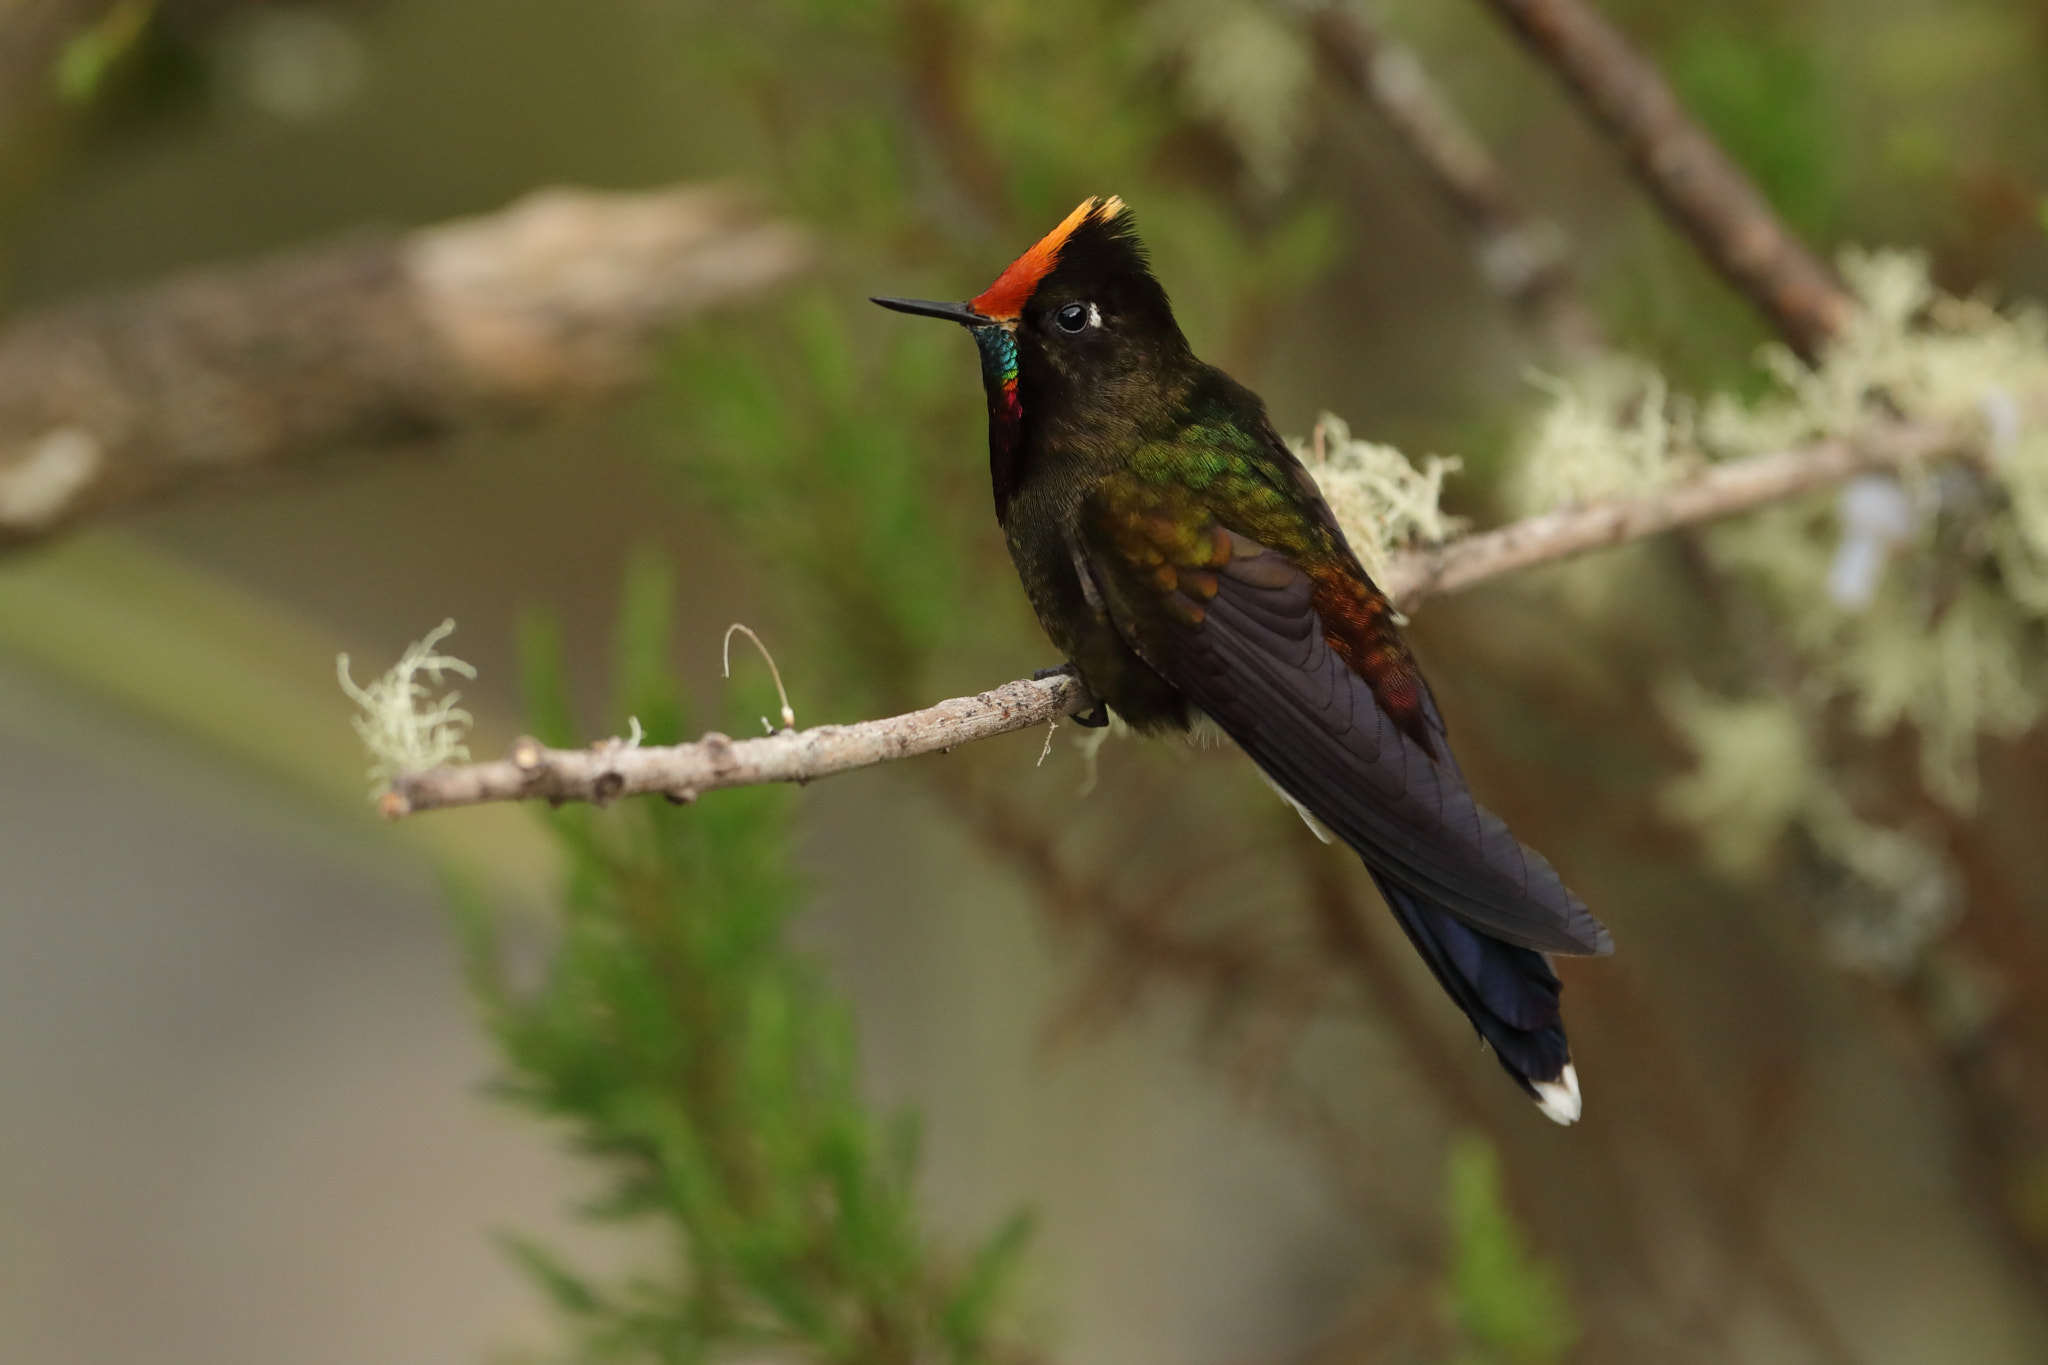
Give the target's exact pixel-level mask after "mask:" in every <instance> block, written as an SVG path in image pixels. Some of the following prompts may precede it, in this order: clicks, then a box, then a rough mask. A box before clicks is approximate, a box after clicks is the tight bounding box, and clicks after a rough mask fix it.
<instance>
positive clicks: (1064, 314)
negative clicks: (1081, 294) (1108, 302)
mask: <svg viewBox="0 0 2048 1365" xmlns="http://www.w3.org/2000/svg"><path fill="white" fill-rule="evenodd" d="M1052 320H1053V321H1054V322H1056V323H1058V324H1059V329H1060V330H1061V331H1062V332H1067V333H1076V332H1085V331H1087V330H1088V329H1089V328H1090V327H1100V326H1101V325H1102V314H1101V313H1099V312H1097V311H1096V308H1095V305H1094V304H1092V303H1070V304H1068V305H1067V306H1066V307H1064V308H1062V309H1060V311H1059V312H1057V313H1054V314H1053V315H1052Z"/></svg>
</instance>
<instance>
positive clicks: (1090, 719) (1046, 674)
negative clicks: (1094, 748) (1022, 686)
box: [1031, 663, 1109, 730]
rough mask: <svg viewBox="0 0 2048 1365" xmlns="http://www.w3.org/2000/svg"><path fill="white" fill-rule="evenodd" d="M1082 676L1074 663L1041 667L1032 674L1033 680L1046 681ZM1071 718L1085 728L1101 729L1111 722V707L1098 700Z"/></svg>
mask: <svg viewBox="0 0 2048 1365" xmlns="http://www.w3.org/2000/svg"><path fill="white" fill-rule="evenodd" d="M1080 676H1081V670H1080V669H1079V668H1078V667H1076V666H1075V665H1074V664H1072V663H1064V664H1061V665H1060V666H1059V667H1057V668H1041V669H1039V670H1038V671H1037V672H1035V673H1033V674H1032V675H1031V681H1033V682H1044V681H1045V680H1046V679H1047V678H1078V677H1080ZM1071 719H1072V720H1073V722H1074V724H1076V725H1079V726H1081V727H1082V728H1083V729H1088V730H1100V729H1101V728H1102V727H1103V726H1105V725H1107V724H1109V707H1108V706H1107V705H1106V704H1104V703H1102V702H1099V701H1098V702H1096V703H1095V705H1093V706H1091V707H1089V708H1088V709H1087V710H1086V711H1083V712H1081V713H1080V714H1079V715H1077V716H1073V717H1071Z"/></svg>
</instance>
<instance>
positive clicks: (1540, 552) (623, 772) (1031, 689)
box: [381, 423, 1977, 818]
mask: <svg viewBox="0 0 2048 1365" xmlns="http://www.w3.org/2000/svg"><path fill="white" fill-rule="evenodd" d="M1976 439H1977V438H1976V437H1974V436H1973V435H1972V433H1969V432H1967V431H1964V430H1962V429H1960V428H1958V427H1950V426H1944V425H1938V424H1914V423H1899V424H1896V425H1894V426H1891V427H1886V428H1883V429H1880V430H1879V431H1877V432H1875V433H1873V434H1872V435H1870V436H1868V437H1866V438H1864V439H1862V440H1857V441H1849V440H1831V441H1821V442H1817V443H1815V444H1813V445H1809V446H1804V447H1801V448H1799V449H1796V450H1790V451H1786V452H1784V453H1782V454H1776V455H1763V456H1757V457H1755V458H1752V459H1747V460H1740V461H1735V462H1732V463H1730V464H1727V465H1721V466H1716V467H1714V468H1711V469H1709V470H1707V471H1706V472H1705V473H1702V474H1699V475H1697V476H1695V477H1693V478H1691V479H1686V480H1683V481H1680V482H1678V483H1676V484H1673V485H1671V486H1670V487H1668V488H1666V489H1664V490H1662V491H1661V492H1658V493H1655V494H1651V495H1645V496H1641V497H1633V498H1621V499H1616V500H1614V501H1611V502H1603V503H1598V504H1595V505H1592V506H1588V507H1580V508H1572V509H1568V510H1565V511H1561V512H1552V513H1547V514H1545V515H1542V516H1536V517H1529V518H1526V519H1524V520H1522V521H1517V522H1513V523H1511V524H1509V525H1507V526H1503V527H1501V528H1500V529H1498V530H1495V531H1488V532H1485V533H1483V534H1480V535H1473V536H1466V537H1464V538H1462V539H1459V540H1454V541H1451V542H1449V543H1448V544H1445V545H1442V546H1438V547H1434V548H1429V549H1418V550H1408V551H1404V552H1402V553H1400V554H1398V555H1396V556H1395V557H1394V559H1393V562H1392V567H1391V569H1390V571H1389V572H1388V574H1387V576H1386V577H1387V581H1386V585H1385V586H1386V587H1387V589H1388V591H1389V593H1390V594H1391V595H1392V596H1393V597H1394V598H1395V600H1396V601H1398V602H1400V603H1402V604H1403V605H1405V606H1412V605H1414V604H1415V603H1416V602H1419V601H1421V600H1422V599H1424V598H1426V597H1432V596H1437V595H1440V594H1443V593H1448V592H1456V591H1459V590H1461V589H1464V588H1469V587H1473V586H1476V585H1477V584H1480V583H1483V582H1486V581H1487V580H1489V579H1494V578H1500V577H1504V576H1506V575H1508V574H1510V573H1514V572H1517V571H1519V570H1521V569H1527V568H1533V567H1535V566H1536V565H1539V564H1546V563H1550V562H1553V561H1556V560H1560V559H1565V558H1569V557H1570V556H1573V555H1577V554H1582V553H1584V552H1586V551H1588V550H1595V549H1600V548H1602V547H1605V546H1609V545H1618V544H1621V543H1623V542H1624V541H1631V540H1640V539H1643V538H1645V537H1647V536H1652V535H1655V534H1657V533H1659V532H1661V531H1667V530H1670V529H1672V528H1674V527H1678V526H1688V525H1696V524H1698V523H1700V522H1704V521H1711V520H1714V519H1716V518H1720V517H1726V516H1732V515H1734V514H1735V513H1738V512H1743V511H1747V510H1750V509H1752V508H1756V507H1761V506H1763V505H1764V504H1766V503H1771V502H1775V501H1778V500H1780V499H1783V498H1788V497H1792V496H1795V495H1797V494H1800V493H1806V492H1812V491H1814V490H1816V489H1821V488H1826V487H1829V486H1830V485H1833V484H1836V483H1839V482H1841V481H1842V480H1844V479H1847V478H1849V477H1850V476H1852V475H1854V474H1857V473H1860V472H1863V471H1865V470H1869V469H1876V468H1899V467H1902V466H1905V465H1907V464H1911V463H1913V462H1915V461H1920V460H1927V459H1932V458H1935V457H1937V456H1941V455H1946V454H1961V453H1965V452H1967V451H1969V450H1970V449H1971V448H1972V444H1973V442H1974V441H1975V440H1976ZM1091 704H1092V702H1091V699H1090V698H1089V696H1088V693H1087V690H1086V689H1085V688H1083V687H1082V686H1081V684H1080V683H1079V682H1078V681H1077V680H1076V679H1074V678H1072V677H1070V676H1066V675H1059V676H1054V677H1050V678H1045V679H1022V680H1019V681H1017V682H1012V683H1006V684H1004V685H1003V686H1001V687H998V688H995V689H993V690H992V691H988V692H983V693H980V694H979V695H977V696H972V697H956V698H954V699H952V700H950V701H943V702H940V703H939V704H938V705H936V706H933V707H929V708H927V709H925V710H922V711H913V712H910V713H908V714H907V715H901V716H891V717H889V718H887V719H884V720H870V721H862V722H860V723H858V724H855V725H821V726H818V727H816V728H815V729H810V730H783V731H779V732H777V733H775V734H772V735H767V736H764V737H762V738H759V739H731V738H728V737H727V736H724V735H716V734H714V735H707V736H705V737H704V738H703V739H701V740H698V741H696V742H695V743H692V744H676V745H668V746H660V747H640V746H635V745H628V744H626V743H624V742H622V741H618V740H609V741H606V742H604V743H602V744H599V745H596V746H594V747H592V748H589V749H550V748H546V747H545V746H543V745H541V744H540V743H538V742H537V741H534V740H530V739H522V740H520V741H518V742H517V743H516V744H514V745H513V748H512V753H511V755H510V756H509V757H507V758H504V759H501V760H499V761H497V762H494V763H474V764H461V765H449V766H444V767H438V768H432V769H429V770H428V771H425V772H415V773H405V774H401V775H400V776H398V777H397V778H395V779H394V780H393V781H392V783H391V786H390V788H389V789H388V790H387V791H386V792H385V793H384V796H383V798H382V804H381V809H382V810H383V812H384V814H385V815H387V816H390V817H393V818H396V817H399V816H404V815H410V814H412V813H414V812H416V811H423V810H435V809H439V808H442V807H447V806H472V805H478V804H481V803H484V802H489V801H531V800H545V801H552V802H563V801H595V802H599V803H603V802H607V801H611V800H614V799H616V798H618V797H621V796H633V795H639V794H643V793H653V792H659V793H661V794H663V795H666V796H668V797H670V798H672V799H675V800H681V801H691V800H695V799H696V797H697V796H698V795H699V794H701V793H703V792H706V791H710V790H713V789H714V788H718V787H741V786H751V785H755V784H758V783H764V782H809V781H812V780H813V779H815V778H820V777H829V776H831V775H832V774H834V773H843V772H850V771H852V770H853V769H856V768H865V767H870V766H872V765H874V764H877V763H886V762H889V761H891V760H893V759H899V758H910V757H913V756H915V755H918V754H929V753H934V752H942V751H944V750H946V749H950V748H951V747H952V746H954V745H955V744H965V743H968V742H970V741H972V740H977V739H989V738H992V737H994V736H996V735H1002V734H1009V733H1010V732H1012V731H1015V730H1026V729H1030V728H1032V727H1033V726H1039V725H1048V724H1051V723H1053V722H1056V721H1058V720H1059V719H1060V718H1062V717H1064V716H1070V715H1073V714H1075V713H1076V712H1079V711H1082V710H1084V709H1086V708H1087V707H1088V706H1089V705H1091Z"/></svg>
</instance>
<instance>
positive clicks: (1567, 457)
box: [1508, 356, 1700, 513]
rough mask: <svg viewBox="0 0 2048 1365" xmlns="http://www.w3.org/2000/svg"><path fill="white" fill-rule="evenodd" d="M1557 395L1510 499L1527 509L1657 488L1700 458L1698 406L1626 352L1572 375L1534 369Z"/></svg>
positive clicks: (1534, 378) (1540, 384)
mask: <svg viewBox="0 0 2048 1365" xmlns="http://www.w3.org/2000/svg"><path fill="white" fill-rule="evenodd" d="M1530 379H1531V382H1532V383H1534V384H1535V385H1536V387H1537V388H1539V389H1541V390H1543V391H1544V392H1545V393H1546V394H1548V395H1549V396H1550V405H1549V406H1548V407H1547V408H1545V409H1544V411H1543V414H1542V416H1540V417H1539V418H1538V419H1537V421H1536V428H1535V431H1534V432H1533V433H1532V434H1531V437H1530V440H1529V443H1528V445H1527V447H1526V448H1525V449H1524V451H1523V455H1522V461H1521V464H1520V466H1519V467H1518V468H1517V470H1516V473H1515V476H1514V477H1513V478H1512V479H1511V480H1510V481H1509V486H1508V497H1509V500H1510V501H1511V502H1512V503H1513V504H1514V505H1515V506H1516V508H1517V509H1518V510H1520V511H1522V512H1524V513H1537V512H1550V511H1555V510H1556V509H1558V508H1561V507H1572V506H1577V505H1580V504H1583V503H1589V502H1598V501H1600V500H1602V499H1604V498H1621V497H1633V496H1636V495H1639V494H1643V493H1649V492H1654V491H1655V490H1656V489H1658V488H1661V487H1663V486H1664V485H1665V484H1667V483H1669V482H1671V481H1672V480H1673V479H1675V478H1678V477H1679V476H1681V475H1683V474H1687V473H1690V472H1692V471H1693V470H1694V469H1695V468H1697V466H1698V465H1699V463H1700V452H1699V448H1698V445H1697V443H1696V441H1695V435H1694V423H1693V410H1692V405H1691V404H1690V403H1688V402H1686V401H1685V400H1684V399H1683V398H1682V397H1680V396H1678V395H1674V394H1673V393H1672V392H1671V389H1670V386H1669V385H1668V384H1667V383H1665V380H1664V376H1663V375H1661V374H1659V373H1658V372H1657V371H1656V370H1655V369H1653V368H1652V367H1650V366H1649V365H1646V364H1644V363H1642V362H1641V361H1637V360H1631V359H1628V358H1627V357H1623V356H1609V357H1606V358H1604V359H1602V360H1601V361H1599V362H1597V363H1595V364H1592V365H1588V366H1586V367H1585V368H1583V369H1582V370H1580V371H1579V372H1578V373H1577V374H1576V375H1574V376H1573V377H1572V378H1571V379H1570V380H1565V379H1560V378H1557V377H1555V376H1552V375H1546V374H1532V375H1531V376H1530Z"/></svg>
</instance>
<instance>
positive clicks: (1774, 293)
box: [1486, 0, 1855, 361]
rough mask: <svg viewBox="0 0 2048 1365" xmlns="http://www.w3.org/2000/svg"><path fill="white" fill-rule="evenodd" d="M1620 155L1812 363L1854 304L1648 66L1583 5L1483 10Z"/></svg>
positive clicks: (1519, 4) (1542, 0) (1510, 1)
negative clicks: (1552, 75) (1558, 83)
mask: <svg viewBox="0 0 2048 1365" xmlns="http://www.w3.org/2000/svg"><path fill="white" fill-rule="evenodd" d="M1486 3H1487V4H1489V5H1491V6H1492V7H1493V9H1494V10H1495V12H1496V13H1498V14H1499V15H1500V16H1501V18H1502V19H1503V20H1505V21H1506V22H1507V24H1508V26H1509V27H1510V28H1512V29H1513V30H1514V31H1515V32H1516V33H1517V34H1519V35H1520V36H1521V38H1522V40H1523V42H1524V43H1526V44H1527V45H1528V47H1529V48H1530V50H1531V51H1533V52H1534V53H1535V54H1536V55H1537V56H1538V57H1539V58H1540V59H1541V60H1542V61H1543V62H1544V64H1545V65H1547V66H1549V67H1550V68H1552V70H1554V71H1555V72H1556V73H1557V75H1558V77H1559V79H1561V80H1562V81H1563V82H1564V83H1565V85H1566V87H1567V88H1568V89H1569V90H1570V91H1571V92H1572V94H1573V95H1574V96H1575V97H1576V98H1577V99H1578V101H1579V103H1580V104H1582V105H1584V106H1585V108H1586V111H1587V112H1588V113H1589V114H1591V115H1592V117H1593V119H1594V120H1595V121H1596V122H1597V123H1599V124H1600V126H1601V127H1602V128H1604V129H1605V130H1606V131H1607V133H1608V135H1609V136H1610V137H1612V138H1613V139H1614V140H1615V142H1616V143H1617V144H1618V145H1619V146H1620V148H1621V151H1622V153H1623V155H1624V156H1625V157H1626V158H1627V160H1628V164H1629V167H1630V169H1631V170H1633V171H1634V172H1635V174H1636V177H1637V178H1638V179H1639V180H1641V181H1642V182H1643V184H1644V186H1645V187H1646V188H1647V189H1648V190H1649V191H1650V194H1651V195H1652V197H1654V198H1655V199H1656V200H1657V203H1658V204H1659V206H1660V207H1662V208H1663V210H1664V212H1665V214H1666V215H1667V216H1668V217H1669V218H1670V219H1671V220H1672V222H1673V223H1675V224H1676V225H1677V226H1678V227H1679V228H1680V229H1681V230H1683V231H1684V232H1685V233H1686V234H1687V235H1688V236H1690V237H1691V238H1692V240H1693V244H1694V245H1695V246H1696V247H1697V248H1698V249H1699V251H1700V254H1701V255H1702V256H1704V257H1705V258H1706V260H1707V262H1708V263H1709V264H1710V265H1712V266H1713V268H1714V269H1715V270H1717V271H1719V272H1720V273H1721V274H1722V276H1724V277H1725V278H1726V279H1727V280H1728V282H1729V283H1730V284H1732V285H1734V286H1735V288H1736V289H1737V290H1739V291H1741V293H1742V294H1743V295H1744V296H1745V297H1747V298H1748V299H1749V300H1750V302H1751V303H1753V304H1754V305H1755V306H1756V307H1757V308H1758V309H1759V310H1760V311H1762V312H1763V314H1764V315H1765V317H1766V318H1768V319H1769V320H1770V321H1771V323H1772V325H1773V326H1774V328H1775V329H1776V330H1777V331H1778V333H1779V334H1780V335H1782V336H1783V337H1785V338H1786V339H1787V340H1788V341H1789V342H1790V343H1791V345H1792V347H1793V349H1794V350H1796V351H1798V352H1799V353H1800V355H1801V356H1802V357H1804V358H1805V359H1807V360H1809V361H1811V360H1814V359H1817V358H1818V357H1819V354H1820V352H1821V349H1822V348H1823V347H1824V346H1825V345H1826V343H1827V342H1828V341H1829V340H1830V339H1831V338H1832V337H1833V336H1834V334H1835V333H1836V332H1837V331H1839V330H1840V329H1841V327H1842V325H1843V324H1844V323H1845V322H1846V321H1847V320H1848V317H1849V315H1850V313H1851V312H1852V311H1853V309H1854V306H1855V305H1854V302H1853V300H1852V299H1851V298H1850V296H1849V293H1848V291H1847V290H1845V289H1843V287H1842V285H1841V284H1840V282H1839V281H1837V280H1836V279H1835V277H1834V275H1833V274H1832V273H1831V272H1830V271H1829V270H1828V268H1827V267H1826V266H1825V265H1823V264H1822V263H1821V262H1820V260H1819V259H1817V258H1816V257H1815V256H1814V255H1813V253H1812V252H1810V251H1808V250H1807V249H1806V246H1805V245H1804V244H1803V243H1802V242H1800V240H1799V239H1798V237H1796V236H1795V235H1794V234H1793V233H1792V232H1790V231H1789V230H1788V229H1787V228H1786V227H1785V225H1784V224H1783V223H1781V222H1780V221H1779V219H1778V216H1777V214H1775V213H1774V212H1772V210H1771V206H1770V204H1769V202H1768V201H1766V200H1765V198H1764V196H1763V194H1762V192H1761V191H1759V190H1758V189H1757V187H1756V185H1755V184H1754V183H1752V182H1751V180H1750V179H1749V177H1748V176H1747V175H1745V174H1743V172H1742V171H1741V169H1740V168H1738V167H1737V166H1736V164H1735V163H1734V162H1733V161H1732V160H1730V159H1729V157H1728V154H1727V153H1725V152H1723V151H1722V150H1721V148H1720V145H1719V144H1718V143H1716V142H1715V141H1714V139H1713V138H1712V137H1710V136H1709V135H1708V134H1707V132H1706V131H1705V130H1704V129H1702V128H1701V127H1700V126H1699V124H1697V123H1695V122H1694V121H1693V119H1692V117H1691V116H1690V115H1688V114H1687V113H1686V112H1685V109H1684V108H1683V107H1682V106H1681V105H1680V104H1679V102H1678V99H1677V97H1676V96H1674V95H1673V94H1672V93H1671V88H1670V87H1669V86H1668V85H1666V84H1665V82H1664V78H1663V76H1661V75H1660V74H1659V73H1658V71H1657V68H1656V66H1655V65H1654V64H1653V63H1651V61H1650V60H1649V59H1648V58H1647V57H1645V56H1643V54H1642V53H1640V52H1638V51H1637V50H1636V48H1635V46H1634V45H1633V44H1632V43H1630V42H1629V41H1628V39H1627V38H1625V37H1623V36H1622V34H1621V32H1620V30H1618V29H1616V28H1615V27H1614V26H1613V25H1612V24H1610V23H1609V22H1608V21H1607V19H1606V17H1605V16H1603V15H1602V14H1601V13H1600V12H1599V11H1598V10H1597V9H1595V8H1594V7H1593V6H1592V5H1590V4H1588V3H1586V0H1486Z"/></svg>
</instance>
